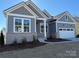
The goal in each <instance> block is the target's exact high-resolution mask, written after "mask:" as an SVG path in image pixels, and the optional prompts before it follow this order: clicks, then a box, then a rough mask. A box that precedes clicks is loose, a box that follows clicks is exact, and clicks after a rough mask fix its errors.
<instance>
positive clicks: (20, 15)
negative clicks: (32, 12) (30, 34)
mask: <svg viewBox="0 0 79 59" xmlns="http://www.w3.org/2000/svg"><path fill="white" fill-rule="evenodd" d="M7 15H10V16H19V17H28V18H35V17H36V16H29V15H22V14H15V13H7ZM36 18H37V17H36ZM36 20H46V18H37V19H36Z"/></svg>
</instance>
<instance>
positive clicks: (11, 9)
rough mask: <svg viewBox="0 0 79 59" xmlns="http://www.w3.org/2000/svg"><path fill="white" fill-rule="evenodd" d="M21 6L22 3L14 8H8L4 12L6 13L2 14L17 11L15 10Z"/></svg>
mask: <svg viewBox="0 0 79 59" xmlns="http://www.w3.org/2000/svg"><path fill="white" fill-rule="evenodd" d="M23 4H24V3H23V2H22V3H20V4H18V5H16V6H14V7H11V8H9V9H8V10H6V11H4V12H5V13H7V12H11V11H13V10H15V9H17V8H20V7H21V6H23Z"/></svg>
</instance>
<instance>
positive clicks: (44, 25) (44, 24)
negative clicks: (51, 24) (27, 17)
mask: <svg viewBox="0 0 79 59" xmlns="http://www.w3.org/2000/svg"><path fill="white" fill-rule="evenodd" d="M44 35H45V37H46V20H44Z"/></svg>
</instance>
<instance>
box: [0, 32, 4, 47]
mask: <svg viewBox="0 0 79 59" xmlns="http://www.w3.org/2000/svg"><path fill="white" fill-rule="evenodd" d="M0 45H1V46H3V45H4V35H3V31H1V33H0Z"/></svg>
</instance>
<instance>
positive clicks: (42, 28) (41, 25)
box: [40, 23, 44, 33]
mask: <svg viewBox="0 0 79 59" xmlns="http://www.w3.org/2000/svg"><path fill="white" fill-rule="evenodd" d="M40 32H41V33H44V23H40Z"/></svg>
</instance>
